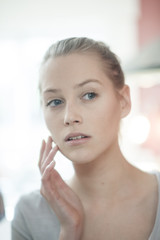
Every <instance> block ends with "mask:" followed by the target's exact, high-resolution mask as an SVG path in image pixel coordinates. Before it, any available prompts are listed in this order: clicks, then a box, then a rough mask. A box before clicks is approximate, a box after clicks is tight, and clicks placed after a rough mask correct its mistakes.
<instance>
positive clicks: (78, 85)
mask: <svg viewBox="0 0 160 240" xmlns="http://www.w3.org/2000/svg"><path fill="white" fill-rule="evenodd" d="M92 82H93V83H98V84H100V85H102V83H101V82H100V81H99V80H97V79H87V80H85V81H83V82H81V83H78V84H76V85H75V87H74V88H79V87H83V86H84V85H85V84H88V83H92Z"/></svg>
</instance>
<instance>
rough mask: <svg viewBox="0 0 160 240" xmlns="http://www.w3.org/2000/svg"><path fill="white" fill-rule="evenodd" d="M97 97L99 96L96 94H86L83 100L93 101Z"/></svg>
mask: <svg viewBox="0 0 160 240" xmlns="http://www.w3.org/2000/svg"><path fill="white" fill-rule="evenodd" d="M96 96H97V94H96V93H94V92H89V93H86V94H85V95H84V96H83V98H84V99H85V100H91V99H93V98H95V97H96Z"/></svg>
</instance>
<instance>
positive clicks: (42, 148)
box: [38, 140, 46, 169]
mask: <svg viewBox="0 0 160 240" xmlns="http://www.w3.org/2000/svg"><path fill="white" fill-rule="evenodd" d="M45 147H46V142H45V140H43V141H42V144H41V149H40V154H39V161H38V167H39V169H40V167H41V163H42V159H43V154H44V151H45Z"/></svg>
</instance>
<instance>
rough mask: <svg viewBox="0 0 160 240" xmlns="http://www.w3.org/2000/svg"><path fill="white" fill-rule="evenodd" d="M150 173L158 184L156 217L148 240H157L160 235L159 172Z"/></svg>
mask: <svg viewBox="0 0 160 240" xmlns="http://www.w3.org/2000/svg"><path fill="white" fill-rule="evenodd" d="M152 174H154V175H155V176H156V179H157V183H158V184H157V186H158V204H157V211H156V219H155V223H154V227H153V231H152V233H151V235H150V238H149V240H158V239H159V236H160V228H159V226H160V172H159V171H153V172H152Z"/></svg>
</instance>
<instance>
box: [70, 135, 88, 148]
mask: <svg viewBox="0 0 160 240" xmlns="http://www.w3.org/2000/svg"><path fill="white" fill-rule="evenodd" d="M89 139H90V137H86V138H80V139H73V140H70V141H66V143H67V145H70V146H76V145H80V144H84V143H86V142H88V140H89Z"/></svg>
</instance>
